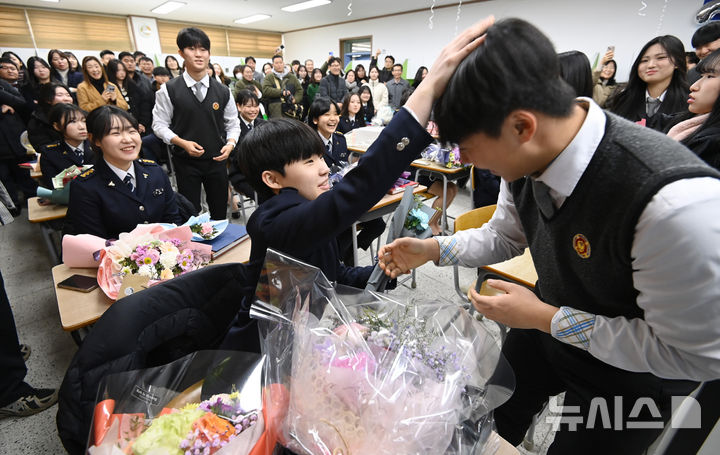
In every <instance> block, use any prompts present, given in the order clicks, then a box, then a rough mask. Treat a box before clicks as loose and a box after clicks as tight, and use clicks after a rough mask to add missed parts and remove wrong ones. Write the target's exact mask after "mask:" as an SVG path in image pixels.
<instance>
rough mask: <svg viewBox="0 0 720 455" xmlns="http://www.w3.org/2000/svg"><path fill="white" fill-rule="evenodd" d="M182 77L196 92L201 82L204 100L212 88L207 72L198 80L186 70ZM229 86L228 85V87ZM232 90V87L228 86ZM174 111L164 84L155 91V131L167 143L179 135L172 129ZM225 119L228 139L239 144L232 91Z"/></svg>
mask: <svg viewBox="0 0 720 455" xmlns="http://www.w3.org/2000/svg"><path fill="white" fill-rule="evenodd" d="M182 78H183V80H184V81H185V84H186V85H187V86H188V87H190V88H191V89H192V90H193V93H195V90H196V89H195V88H194V86H195V84H197V83H198V82H200V84H201V85H200V91H201V92H202V95H203V96H202V98H203V100H204V99H205V97H206V96H207V91H208V89H209V88H210V76H208V75H207V74H206V75H205V76H204V77H203V78H202V79H200V80H199V81H196V80H195V79H193V78H192V77H190V75H189V74H188V73H187V71H186V72H184V73H183V74H182ZM226 88H227V87H226ZM227 90H228V92H230V88H227ZM173 112H174V106H173V104H172V102H171V101H170V95H169V94H168V91H167V87H166V86H165V84H163V85H162V86H161V87H160V90H158V91H157V92H155V107H154V108H153V124H152V127H153V132H154V133H155V135H156V136H157V137H159V138H160V139H162V141H163V142H165V143H166V144H170V143H171V141H172V139H173V138H174V137H176V136H178V134H177V133H175V132H174V131H173V130H171V129H170V123H171V122H172V117H173ZM223 120H224V125H225V135H226V136H225V137H226V140H230V139H233V140H234V141H235V143H236V144H237V141H238V138H239V137H240V120H238V111H237V106H236V105H235V100H234V99H233V96H232V92H230V99H229V100H228V102H227V104H226V105H225V109H224V110H223Z"/></svg>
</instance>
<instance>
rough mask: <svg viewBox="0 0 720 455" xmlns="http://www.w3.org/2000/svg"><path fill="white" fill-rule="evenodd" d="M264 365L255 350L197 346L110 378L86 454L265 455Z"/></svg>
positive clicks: (103, 389)
mask: <svg viewBox="0 0 720 455" xmlns="http://www.w3.org/2000/svg"><path fill="white" fill-rule="evenodd" d="M262 364H263V361H262V358H261V356H259V355H257V354H250V353H244V352H234V351H199V352H195V353H193V354H190V355H188V356H185V357H183V358H181V359H178V360H176V361H174V362H171V363H170V364H167V365H163V366H160V367H155V368H149V369H146V370H136V371H128V372H124V373H119V374H114V375H109V376H107V377H106V378H105V379H104V380H103V383H102V384H101V385H100V391H99V393H98V399H97V404H96V406H95V413H94V418H93V423H92V431H91V435H90V441H89V442H88V453H90V454H91V455H114V454H118V455H119V454H134V455H145V454H148V455H150V454H152V455H193V454H205V455H207V454H217V455H230V454H232V455H247V454H253V455H256V454H257V455H260V454H264V453H265V448H264V442H265V441H264V440H265V438H264V436H263V434H264V431H265V423H264V421H265V419H264V414H263V412H264V411H263V408H262V388H261V387H262V384H261V379H262V375H261V370H262ZM259 442H260V444H258V443H259Z"/></svg>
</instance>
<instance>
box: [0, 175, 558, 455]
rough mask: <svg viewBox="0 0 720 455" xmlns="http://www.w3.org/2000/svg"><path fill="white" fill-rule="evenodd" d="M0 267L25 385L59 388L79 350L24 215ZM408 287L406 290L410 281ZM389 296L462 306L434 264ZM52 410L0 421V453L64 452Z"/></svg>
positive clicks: (461, 207) (545, 437)
mask: <svg viewBox="0 0 720 455" xmlns="http://www.w3.org/2000/svg"><path fill="white" fill-rule="evenodd" d="M471 208H472V203H471V199H470V193H469V190H467V189H464V190H461V191H460V193H459V194H458V196H457V198H456V200H455V202H454V203H453V205H452V206H451V207H450V209H449V213H450V215H452V216H455V215H458V214H460V213H463V212H465V211H467V210H470V209H471ZM248 215H249V213H248ZM240 221H242V220H240ZM384 237H385V236H384V235H383V238H384ZM360 261H361V264H369V263H370V258H369V254H368V253H363V254H361V256H360ZM0 268H1V269H2V273H3V278H4V279H5V288H6V291H7V293H8V296H9V298H10V302H11V305H12V308H13V312H14V314H15V322H16V324H17V328H18V335H19V337H20V340H21V342H22V343H26V344H29V345H31V346H32V349H33V353H32V356H31V357H30V359H29V360H28V362H27V366H28V370H29V372H28V375H27V382H28V383H30V384H31V385H34V386H42V387H59V385H60V383H61V382H62V379H63V376H64V373H65V369H66V368H67V366H68V364H69V363H70V360H71V359H72V356H73V355H74V354H75V352H76V349H77V348H76V346H75V344H74V342H73V340H72V338H71V337H70V334H69V333H67V332H64V331H63V330H62V328H61V327H60V321H59V316H58V312H57V305H56V301H55V295H54V292H53V285H52V277H51V274H50V269H51V264H50V262H49V260H48V254H47V251H46V250H45V245H44V243H43V242H42V239H41V236H40V228H39V226H36V225H32V224H30V223H29V222H28V221H27V215H26V212H23V214H22V215H21V216H20V217H19V218H17V219H16V220H15V222H14V223H11V224H10V225H8V226H5V227H1V228H0ZM474 277H475V271H474V270H468V269H464V270H463V269H461V270H460V283H461V286H462V287H463V288H467V286H468V285H469V284H470V283H471V282H472V281H473V280H474ZM407 284H408V286H409V282H408V283H407ZM391 296H392V297H394V298H397V299H405V298H411V297H419V298H423V299H427V298H441V299H446V300H448V301H453V302H457V303H460V298H459V297H458V296H457V295H456V293H455V290H454V287H453V281H452V268H439V267H436V266H434V265H433V264H426V265H424V266H422V267H420V268H419V269H418V272H417V288H415V289H410V288H409V287H406V286H400V287H399V288H398V289H397V290H395V291H392V292H391ZM56 412H57V406H54V407H53V408H51V409H50V410H47V411H45V412H43V413H40V414H38V415H35V416H32V417H27V418H22V419H3V420H0V454H12V455H16V454H21V453H24V454H60V453H64V450H63V448H62V444H61V443H60V440H59V438H58V436H57V429H56V425H55V414H56ZM544 421H545V420H544V418H541V419H540V422H541V423H540V424H539V425H538V430H537V431H536V433H535V446H536V448H535V449H534V450H533V451H532V452H528V451H525V450H523V449H521V450H522V452H523V453H533V454H535V453H545V452H546V451H547V446H548V445H549V443H550V442H551V439H552V435H551V431H550V430H549V425H547V424H545V423H544Z"/></svg>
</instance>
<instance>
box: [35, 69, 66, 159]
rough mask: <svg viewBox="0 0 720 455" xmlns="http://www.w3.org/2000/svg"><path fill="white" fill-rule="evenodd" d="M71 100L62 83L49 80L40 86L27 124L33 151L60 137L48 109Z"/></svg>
mask: <svg viewBox="0 0 720 455" xmlns="http://www.w3.org/2000/svg"><path fill="white" fill-rule="evenodd" d="M72 102H73V99H72V96H71V95H70V90H68V88H67V87H66V86H64V85H62V84H58V83H57V82H51V83H49V84H45V85H43V86H42V87H40V92H39V96H38V104H37V109H35V110H34V111H33V113H32V114H31V116H30V121H29V122H28V124H27V132H28V140H29V141H30V144H31V145H32V146H33V148H34V149H35V151H40V149H41V148H42V147H43V146H45V145H48V144H52V143H53V142H57V141H59V140H60V139H62V136H61V135H60V133H58V131H57V130H56V129H55V128H53V126H52V122H50V119H49V114H50V109H51V108H52V107H53V106H55V105H56V104H58V103H68V104H70V103H72Z"/></svg>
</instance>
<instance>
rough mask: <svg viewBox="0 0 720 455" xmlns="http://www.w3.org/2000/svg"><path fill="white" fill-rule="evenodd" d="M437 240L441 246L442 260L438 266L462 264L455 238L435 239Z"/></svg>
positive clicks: (441, 237) (440, 259)
mask: <svg viewBox="0 0 720 455" xmlns="http://www.w3.org/2000/svg"><path fill="white" fill-rule="evenodd" d="M435 240H436V241H437V243H438V245H439V246H440V258H439V259H438V262H437V265H455V264H457V263H458V262H460V261H459V260H458V258H457V255H458V252H459V251H458V246H457V239H456V238H455V237H452V236H451V237H443V236H438V237H435Z"/></svg>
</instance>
